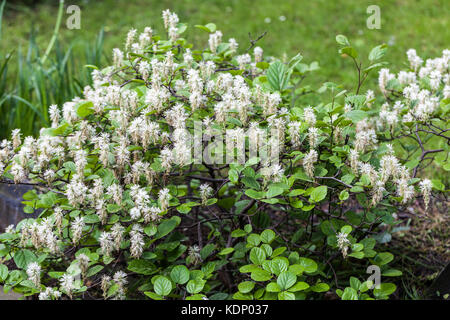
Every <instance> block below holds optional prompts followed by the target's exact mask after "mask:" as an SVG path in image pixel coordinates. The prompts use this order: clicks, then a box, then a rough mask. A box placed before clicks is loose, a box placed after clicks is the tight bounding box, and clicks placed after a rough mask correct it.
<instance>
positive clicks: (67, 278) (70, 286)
mask: <svg viewBox="0 0 450 320" xmlns="http://www.w3.org/2000/svg"><path fill="white" fill-rule="evenodd" d="M59 282H60V283H61V289H62V291H64V293H66V294H67V295H68V296H69V297H70V298H71V299H72V292H73V290H74V289H75V284H74V278H73V276H72V275H70V274H68V273H65V274H63V275H62V277H61V278H60V279H59Z"/></svg>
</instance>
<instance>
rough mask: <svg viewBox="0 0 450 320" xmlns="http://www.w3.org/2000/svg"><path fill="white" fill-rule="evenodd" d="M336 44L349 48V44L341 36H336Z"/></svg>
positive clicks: (344, 37) (345, 38)
mask: <svg viewBox="0 0 450 320" xmlns="http://www.w3.org/2000/svg"><path fill="white" fill-rule="evenodd" d="M336 42H337V43H338V44H340V45H341V46H350V42H349V41H348V39H347V37H346V36H344V35H342V34H338V35H337V36H336Z"/></svg>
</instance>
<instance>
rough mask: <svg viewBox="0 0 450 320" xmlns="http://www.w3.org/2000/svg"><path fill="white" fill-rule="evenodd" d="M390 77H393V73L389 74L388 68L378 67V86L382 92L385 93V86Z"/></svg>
mask: <svg viewBox="0 0 450 320" xmlns="http://www.w3.org/2000/svg"><path fill="white" fill-rule="evenodd" d="M392 79H395V75H393V74H391V73H390V71H389V69H388V68H382V69H380V72H379V75H378V86H379V87H380V90H381V92H382V93H383V94H386V93H387V91H386V86H387V84H388V82H389V81H390V80H392Z"/></svg>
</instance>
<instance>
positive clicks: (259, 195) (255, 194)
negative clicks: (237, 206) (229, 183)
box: [245, 189, 265, 199]
mask: <svg viewBox="0 0 450 320" xmlns="http://www.w3.org/2000/svg"><path fill="white" fill-rule="evenodd" d="M245 194H246V195H247V196H248V197H249V198H252V199H262V198H264V194H265V193H264V192H263V191H256V190H253V189H247V190H245Z"/></svg>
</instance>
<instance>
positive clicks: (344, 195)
mask: <svg viewBox="0 0 450 320" xmlns="http://www.w3.org/2000/svg"><path fill="white" fill-rule="evenodd" d="M348 197H349V193H348V191H347V190H342V191H341V193H339V200H341V201H345V200H347V199H348Z"/></svg>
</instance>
